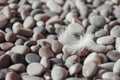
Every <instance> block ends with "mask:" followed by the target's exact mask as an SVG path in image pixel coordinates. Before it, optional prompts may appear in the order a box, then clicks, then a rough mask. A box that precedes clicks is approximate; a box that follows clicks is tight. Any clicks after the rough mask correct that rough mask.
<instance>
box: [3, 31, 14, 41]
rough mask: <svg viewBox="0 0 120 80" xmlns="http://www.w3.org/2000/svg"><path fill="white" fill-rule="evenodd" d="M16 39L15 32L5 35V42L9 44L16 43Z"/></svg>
mask: <svg viewBox="0 0 120 80" xmlns="http://www.w3.org/2000/svg"><path fill="white" fill-rule="evenodd" d="M15 39H16V34H14V33H13V32H8V33H6V35H5V40H6V41H9V42H14V41H15Z"/></svg>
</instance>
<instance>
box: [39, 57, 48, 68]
mask: <svg viewBox="0 0 120 80" xmlns="http://www.w3.org/2000/svg"><path fill="white" fill-rule="evenodd" d="M40 64H42V65H43V66H44V67H45V69H49V68H50V60H49V59H48V58H46V57H43V58H42V59H41V61H40Z"/></svg>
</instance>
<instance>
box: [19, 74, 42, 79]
mask: <svg viewBox="0 0 120 80" xmlns="http://www.w3.org/2000/svg"><path fill="white" fill-rule="evenodd" d="M21 78H22V80H44V79H43V78H42V77H38V76H31V75H22V76H21Z"/></svg>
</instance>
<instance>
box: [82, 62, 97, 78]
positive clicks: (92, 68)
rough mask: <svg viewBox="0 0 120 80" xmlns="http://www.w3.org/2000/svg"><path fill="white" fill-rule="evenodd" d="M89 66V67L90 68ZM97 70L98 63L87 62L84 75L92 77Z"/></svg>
mask: <svg viewBox="0 0 120 80" xmlns="http://www.w3.org/2000/svg"><path fill="white" fill-rule="evenodd" d="M88 67H89V68H88ZM96 72H97V64H96V63H94V62H87V63H85V64H84V65H83V68H82V74H83V76H84V77H92V76H93V75H95V73H96Z"/></svg>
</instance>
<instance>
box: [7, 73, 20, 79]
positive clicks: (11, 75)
mask: <svg viewBox="0 0 120 80" xmlns="http://www.w3.org/2000/svg"><path fill="white" fill-rule="evenodd" d="M5 80H21V77H20V75H19V74H17V73H15V72H9V73H7V75H6V77H5Z"/></svg>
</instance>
